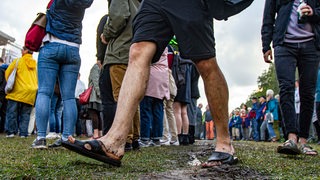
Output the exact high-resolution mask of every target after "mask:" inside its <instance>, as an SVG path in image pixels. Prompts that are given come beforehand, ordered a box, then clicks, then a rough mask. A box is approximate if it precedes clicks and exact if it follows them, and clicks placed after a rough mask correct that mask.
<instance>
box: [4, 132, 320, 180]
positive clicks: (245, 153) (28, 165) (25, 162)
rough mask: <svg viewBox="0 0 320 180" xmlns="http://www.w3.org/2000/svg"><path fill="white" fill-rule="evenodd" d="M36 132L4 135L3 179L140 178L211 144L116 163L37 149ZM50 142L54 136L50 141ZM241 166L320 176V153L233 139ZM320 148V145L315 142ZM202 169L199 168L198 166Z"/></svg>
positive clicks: (152, 151) (202, 155) (176, 165)
mask: <svg viewBox="0 0 320 180" xmlns="http://www.w3.org/2000/svg"><path fill="white" fill-rule="evenodd" d="M33 138H34V137H29V138H27V139H20V138H12V139H7V138H5V136H4V135H3V134H2V135H0V144H1V146H0V179H43V178H46V179H138V178H139V177H141V176H143V175H148V174H157V173H162V172H166V171H169V170H183V169H186V170H187V169H188V170H190V169H192V170H193V171H195V172H196V171H197V169H194V168H192V167H190V166H188V165H187V161H188V160H189V155H188V154H190V153H195V154H196V155H197V157H198V158H199V159H200V160H201V161H205V160H206V158H207V157H208V155H209V153H210V151H208V149H209V148H210V146H188V147H183V146H179V147H173V146H170V147H150V148H144V149H142V150H140V151H133V152H129V153H126V154H125V156H124V158H123V160H122V166H121V167H119V168H117V167H112V166H109V165H107V164H104V163H100V162H98V161H95V160H91V159H89V158H86V157H83V156H80V155H78V154H76V153H73V152H71V151H68V150H66V149H63V148H60V149H56V150H52V149H48V150H34V149H31V148H30V145H31V143H32V141H33ZM51 142H52V141H50V143H51ZM234 145H235V148H236V151H237V153H236V154H237V156H238V157H239V159H240V163H239V164H238V165H237V167H238V168H240V169H249V170H252V171H256V172H258V173H259V174H261V175H263V176H265V177H270V178H272V179H320V158H319V156H317V157H306V156H299V157H296V158H293V157H287V156H281V155H279V154H277V153H275V149H276V147H277V146H278V145H279V144H277V143H256V142H244V141H241V142H235V143H234ZM312 146H313V147H314V148H315V149H317V150H318V151H320V146H319V145H315V144H313V145H312ZM198 170H199V168H198Z"/></svg>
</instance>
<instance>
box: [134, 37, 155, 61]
mask: <svg viewBox="0 0 320 180" xmlns="http://www.w3.org/2000/svg"><path fill="white" fill-rule="evenodd" d="M156 48H157V47H156V44H155V43H153V42H138V43H134V44H132V45H131V47H130V53H129V56H130V57H129V64H130V63H133V62H137V61H141V60H143V61H145V60H148V61H149V62H151V60H152V58H153V56H154V54H155V53H156Z"/></svg>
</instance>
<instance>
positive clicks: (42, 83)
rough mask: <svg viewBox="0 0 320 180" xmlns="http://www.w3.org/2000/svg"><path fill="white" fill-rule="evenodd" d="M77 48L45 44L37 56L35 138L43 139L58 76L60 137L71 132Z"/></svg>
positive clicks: (74, 110)
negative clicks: (60, 109) (36, 134)
mask: <svg viewBox="0 0 320 180" xmlns="http://www.w3.org/2000/svg"><path fill="white" fill-rule="evenodd" d="M80 64H81V59H80V55H79V48H77V47H73V46H68V45H65V44H60V43H46V44H45V45H44V46H43V47H42V48H41V49H40V53H39V57H38V86H39V87H38V96H37V101H36V123H37V129H38V137H40V138H44V137H45V136H46V130H47V125H48V119H49V114H50V101H51V97H52V95H53V92H54V86H55V82H56V78H57V77H58V81H59V85H60V92H61V97H62V101H63V107H64V108H63V119H64V120H63V130H62V139H63V140H67V138H68V136H69V135H73V133H74V128H75V123H76V118H77V106H76V101H75V87H76V83H77V77H78V73H79V69H80Z"/></svg>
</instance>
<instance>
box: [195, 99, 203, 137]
mask: <svg viewBox="0 0 320 180" xmlns="http://www.w3.org/2000/svg"><path fill="white" fill-rule="evenodd" d="M202 107H203V105H202V103H199V104H198V106H197V111H196V130H195V135H194V136H195V138H196V139H201V138H202V136H201V134H202V133H203V125H202V110H201V109H202Z"/></svg>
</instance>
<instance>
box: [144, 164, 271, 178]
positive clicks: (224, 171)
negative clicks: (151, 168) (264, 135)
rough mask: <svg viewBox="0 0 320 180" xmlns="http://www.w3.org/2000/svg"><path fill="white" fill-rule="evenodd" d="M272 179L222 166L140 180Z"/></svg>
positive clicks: (152, 175) (248, 171)
mask: <svg viewBox="0 0 320 180" xmlns="http://www.w3.org/2000/svg"><path fill="white" fill-rule="evenodd" d="M269 178H270V177H268V176H264V175H262V174H259V173H258V172H256V171H255V170H252V169H248V168H241V167H239V166H237V165H235V166H230V165H221V166H219V167H212V168H208V169H202V168H200V167H194V168H188V169H181V170H172V171H167V172H164V173H158V174H155V173H152V174H147V175H143V176H142V177H140V179H142V180H145V179H175V180H189V179H190V180H194V179H215V180H229V179H269Z"/></svg>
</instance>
